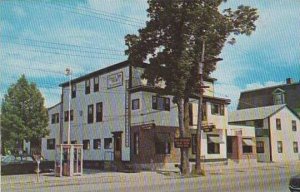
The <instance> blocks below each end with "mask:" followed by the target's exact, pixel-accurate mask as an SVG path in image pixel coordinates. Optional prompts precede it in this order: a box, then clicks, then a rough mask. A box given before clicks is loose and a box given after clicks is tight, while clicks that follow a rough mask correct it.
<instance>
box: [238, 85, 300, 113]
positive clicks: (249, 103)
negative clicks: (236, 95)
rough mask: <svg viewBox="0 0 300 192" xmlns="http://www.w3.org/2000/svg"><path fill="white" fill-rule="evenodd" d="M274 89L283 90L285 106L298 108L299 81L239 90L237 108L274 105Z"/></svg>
mask: <svg viewBox="0 0 300 192" xmlns="http://www.w3.org/2000/svg"><path fill="white" fill-rule="evenodd" d="M276 90H281V91H283V92H284V95H285V103H286V104H287V106H289V107H290V108H292V109H296V108H300V99H299V98H300V82H296V83H290V84H282V85H276V86H271V87H265V88H261V89H254V90H248V91H244V92H241V95H240V99H239V104H238V107H237V109H247V108H255V107H263V106H271V105H274V101H273V95H274V94H273V93H274V91H276Z"/></svg>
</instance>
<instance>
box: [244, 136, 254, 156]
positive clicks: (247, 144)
mask: <svg viewBox="0 0 300 192" xmlns="http://www.w3.org/2000/svg"><path fill="white" fill-rule="evenodd" d="M253 145H254V143H253V141H252V139H243V153H252V147H253Z"/></svg>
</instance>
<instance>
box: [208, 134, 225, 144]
mask: <svg viewBox="0 0 300 192" xmlns="http://www.w3.org/2000/svg"><path fill="white" fill-rule="evenodd" d="M208 141H209V142H210V143H219V144H220V143H224V142H223V141H222V140H221V139H220V137H216V136H208Z"/></svg>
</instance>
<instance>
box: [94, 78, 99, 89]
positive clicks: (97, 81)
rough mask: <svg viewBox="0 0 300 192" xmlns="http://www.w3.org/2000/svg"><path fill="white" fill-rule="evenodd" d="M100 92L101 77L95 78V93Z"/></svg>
mask: <svg viewBox="0 0 300 192" xmlns="http://www.w3.org/2000/svg"><path fill="white" fill-rule="evenodd" d="M97 91H99V77H94V92H97Z"/></svg>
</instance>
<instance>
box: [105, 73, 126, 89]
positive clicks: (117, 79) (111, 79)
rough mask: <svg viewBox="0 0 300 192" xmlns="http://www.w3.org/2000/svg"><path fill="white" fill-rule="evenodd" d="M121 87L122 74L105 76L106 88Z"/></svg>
mask: <svg viewBox="0 0 300 192" xmlns="http://www.w3.org/2000/svg"><path fill="white" fill-rule="evenodd" d="M122 85H123V72H119V73H115V74H111V75H108V76H107V88H108V89H110V88H114V87H118V86H122Z"/></svg>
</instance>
